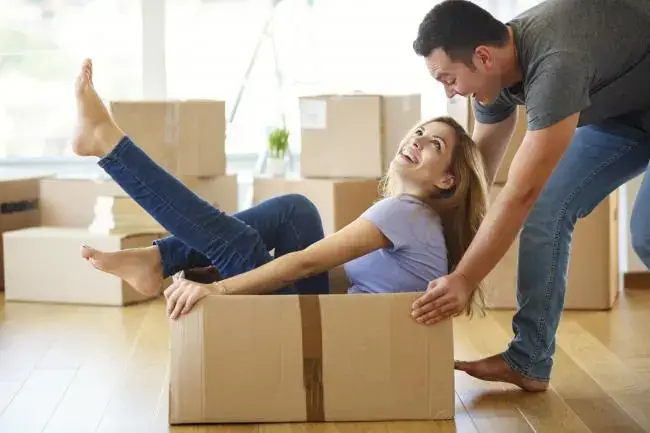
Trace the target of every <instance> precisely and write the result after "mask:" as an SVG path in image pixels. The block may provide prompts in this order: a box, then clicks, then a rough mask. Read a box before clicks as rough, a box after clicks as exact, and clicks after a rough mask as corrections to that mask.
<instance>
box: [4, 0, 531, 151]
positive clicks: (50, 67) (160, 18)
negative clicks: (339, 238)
mask: <svg viewBox="0 0 650 433" xmlns="http://www.w3.org/2000/svg"><path fill="white" fill-rule="evenodd" d="M0 2H1V3H2V9H3V10H10V11H11V13H3V14H0V158H2V157H26V158H38V157H61V156H63V157H70V156H71V148H70V137H71V134H72V128H73V126H74V116H75V106H74V99H73V93H72V92H73V84H74V76H75V75H76V73H77V70H78V67H79V64H80V62H81V60H82V59H83V58H84V57H86V56H90V57H93V59H94V61H95V63H96V65H97V68H98V73H97V76H96V80H95V81H96V85H97V87H98V88H99V90H100V94H101V96H102V97H103V98H104V99H105V100H106V101H108V100H111V99H120V98H125V99H138V98H142V97H143V95H144V94H148V96H149V97H155V95H154V94H157V93H160V94H161V95H163V97H168V98H218V99H223V100H225V101H226V115H227V116H229V115H230V114H231V113H232V111H233V110H234V109H235V105H236V101H237V100H238V95H239V92H240V91H241V90H242V85H243V83H244V82H245V83H246V87H245V91H244V92H243V93H242V94H241V99H240V101H239V104H238V106H237V113H236V117H235V118H234V122H233V123H232V124H229V125H228V130H227V147H226V148H227V152H228V153H229V154H256V153H259V152H261V151H262V150H263V149H264V146H265V140H266V134H267V131H268V130H269V128H272V127H274V126H278V125H281V124H282V118H283V115H284V116H285V121H286V125H287V126H288V127H289V128H290V130H291V132H292V136H291V148H292V150H293V152H295V153H297V152H299V148H300V143H299V130H300V129H299V124H298V119H299V116H298V113H297V107H298V104H297V96H299V95H301V94H305V93H314V92H347V91H352V90H361V91H366V92H381V93H410V92H421V93H422V94H423V103H424V109H423V111H424V114H425V115H434V114H440V113H442V112H444V110H445V105H446V101H445V95H444V92H443V89H442V86H440V85H439V84H437V83H436V82H434V81H433V80H432V79H431V78H430V77H429V76H428V75H427V74H426V71H425V68H424V65H423V63H422V60H421V59H420V58H418V57H417V56H416V55H415V54H414V53H413V50H412V48H411V45H412V41H413V38H414V37H415V35H416V32H417V26H418V24H419V23H420V21H421V19H422V17H423V16H424V14H425V13H426V12H427V11H428V10H429V9H430V8H431V7H432V6H433V5H434V4H436V3H437V2H438V0H409V1H408V2H405V1H404V0H382V1H377V0H281V1H280V2H279V3H278V5H277V7H276V8H275V10H274V13H273V14H271V12H272V7H271V5H272V4H273V3H274V1H272V0H0ZM143 2H146V7H145V8H143ZM476 2H477V3H478V4H480V5H481V6H483V7H486V8H488V9H489V10H490V11H492V12H493V13H495V14H496V15H497V17H498V18H500V19H502V20H505V19H508V18H510V17H512V16H513V15H515V14H516V13H519V12H521V11H522V10H524V9H525V8H527V7H530V6H532V5H534V4H536V3H537V2H538V0H509V1H508V0H476ZM406 5H408V7H407V6H406ZM157 8H160V9H157ZM143 10H144V11H146V12H145V16H144V17H143V16H142V11H143ZM156 11H158V12H159V14H156ZM147 15H148V16H147ZM152 15H155V17H154V18H150V17H151V16H152ZM143 18H145V20H144V21H145V22H149V23H150V24H151V23H153V24H152V25H150V26H145V28H144V31H146V35H144V36H145V37H144V38H143ZM269 18H272V19H273V20H272V25H271V26H270V28H269V29H270V30H271V32H272V34H273V35H274V38H273V39H272V40H273V41H274V44H271V43H270V41H271V39H270V38H268V37H262V35H263V32H264V30H265V24H266V23H267V20H268V19H269ZM147 20H148V21H147ZM260 40H262V44H261V45H260V47H259V51H258V56H257V62H256V63H255V64H254V67H253V69H252V71H251V73H250V76H249V77H248V80H247V81H245V77H246V72H247V69H248V67H249V65H250V61H251V59H252V58H253V54H254V52H255V48H256V46H257V43H258V42H259V41H260ZM143 46H144V54H145V55H146V56H145V57H143V48H142V47H143ZM273 48H275V50H274V49H273ZM274 53H275V56H274ZM274 59H277V65H278V68H277V71H276V68H275V67H274ZM143 67H144V68H143ZM143 71H144V72H143ZM143 75H144V77H143ZM143 78H144V79H143ZM143 83H144V85H145V86H147V85H149V86H151V83H155V85H153V89H154V90H153V91H152V90H151V88H152V87H149V90H147V89H143Z"/></svg>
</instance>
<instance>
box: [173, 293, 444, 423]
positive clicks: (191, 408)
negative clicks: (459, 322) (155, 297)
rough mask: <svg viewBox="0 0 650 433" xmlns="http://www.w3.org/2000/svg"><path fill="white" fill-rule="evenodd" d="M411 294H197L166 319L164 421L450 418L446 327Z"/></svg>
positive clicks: (310, 420) (312, 420)
mask: <svg viewBox="0 0 650 433" xmlns="http://www.w3.org/2000/svg"><path fill="white" fill-rule="evenodd" d="M416 296H417V294H413V293H411V294H386V295H322V296H317V295H306V296H286V295H284V296H268V295H267V296H211V297H208V298H204V299H203V300H202V301H201V302H200V303H199V304H198V305H197V307H196V308H195V309H194V310H193V311H192V312H190V313H189V314H188V315H186V316H183V317H181V318H180V319H179V320H177V321H174V322H173V323H172V326H171V344H172V357H171V382H170V401H169V407H170V411H169V417H170V422H171V423H172V424H181V423H197V422H207V423H212V422H291V421H309V422H317V421H346V420H348V421H354V420H397V419H449V418H451V417H453V412H454V392H453V381H454V376H453V339H452V332H451V326H452V324H451V322H444V323H440V324H438V325H436V326H428V327H427V326H422V325H418V324H417V323H416V322H414V321H413V320H412V318H411V317H410V316H409V314H408V312H409V307H410V305H411V303H412V302H413V300H414V299H415V298H416Z"/></svg>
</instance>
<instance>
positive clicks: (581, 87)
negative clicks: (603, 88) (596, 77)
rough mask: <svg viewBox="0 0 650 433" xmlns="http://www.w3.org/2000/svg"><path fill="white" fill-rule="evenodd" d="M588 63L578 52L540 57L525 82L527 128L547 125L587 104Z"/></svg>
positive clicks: (541, 127) (589, 80) (590, 71)
mask: <svg viewBox="0 0 650 433" xmlns="http://www.w3.org/2000/svg"><path fill="white" fill-rule="evenodd" d="M592 76H593V74H592V70H591V67H590V62H589V61H588V60H587V59H586V58H585V55H581V54H579V53H568V52H556V53H552V54H549V55H547V56H546V57H545V58H543V59H542V60H541V61H540V63H539V65H538V66H537V67H536V68H535V70H534V71H532V74H531V78H530V79H529V80H528V82H527V83H526V111H527V113H528V129H529V130H531V131H532V130H538V129H544V128H547V127H549V126H551V125H553V124H555V123H557V122H559V121H561V120H563V119H565V118H567V117H568V116H570V115H571V114H573V113H576V112H580V111H582V110H584V109H585V108H587V107H588V106H589V105H590V99H589V85H590V82H591V77H592Z"/></svg>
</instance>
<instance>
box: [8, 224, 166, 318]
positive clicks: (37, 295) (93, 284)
mask: <svg viewBox="0 0 650 433" xmlns="http://www.w3.org/2000/svg"><path fill="white" fill-rule="evenodd" d="M163 235H164V234H163V233H145V232H134V233H122V234H112V235H111V234H99V233H92V232H89V231H88V230H85V229H80V228H69V227H30V228H26V229H22V230H15V231H11V232H7V233H5V234H4V239H3V240H4V250H5V263H4V265H5V283H6V286H5V292H6V293H5V299H6V300H7V301H32V302H54V303H70V304H91V305H117V306H120V305H128V304H132V303H135V302H139V301H144V300H147V299H150V297H146V296H143V295H141V294H140V293H138V292H136V291H135V290H134V289H133V288H132V287H131V286H130V285H129V284H127V283H126V282H125V281H123V280H121V279H119V278H118V277H116V276H113V275H110V274H107V273H104V272H101V271H99V270H97V269H95V268H94V267H93V266H92V265H91V264H90V263H88V262H87V261H86V260H84V259H83V258H82V257H81V246H82V245H84V244H87V245H89V246H91V247H93V248H97V249H99V250H104V251H118V250H122V249H127V248H138V247H148V246H151V244H152V242H153V241H154V240H155V239H158V238H160V237H162V236H163ZM35 271H36V272H35Z"/></svg>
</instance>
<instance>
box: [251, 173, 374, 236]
mask: <svg viewBox="0 0 650 433" xmlns="http://www.w3.org/2000/svg"><path fill="white" fill-rule="evenodd" d="M284 194H302V195H304V196H305V197H307V198H308V199H309V200H311V201H312V202H313V203H314V205H315V206H316V208H318V212H319V213H320V216H321V219H322V221H323V230H324V233H325V236H328V235H331V234H333V233H334V232H336V231H338V230H340V229H342V228H343V227H345V226H346V225H348V224H350V223H351V222H353V221H354V220H355V219H356V218H358V217H359V216H360V215H361V214H362V213H363V212H365V211H366V209H368V208H369V207H370V206H372V205H373V204H374V203H375V202H376V201H377V200H379V198H380V193H379V181H378V180H374V179H334V178H332V179H322V178H321V179H306V178H301V177H287V178H263V177H258V178H255V179H254V180H253V204H259V203H261V202H262V201H265V200H268V199H270V198H273V197H276V196H279V195H284Z"/></svg>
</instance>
